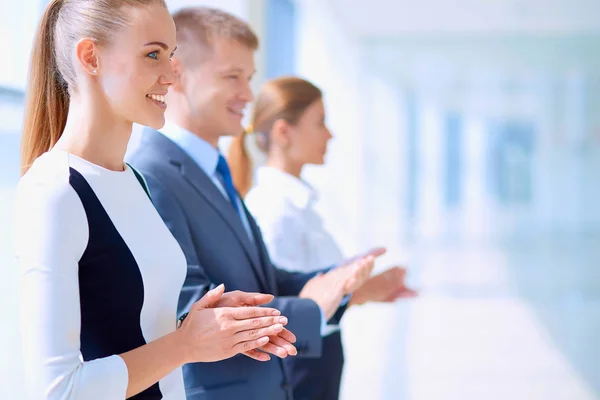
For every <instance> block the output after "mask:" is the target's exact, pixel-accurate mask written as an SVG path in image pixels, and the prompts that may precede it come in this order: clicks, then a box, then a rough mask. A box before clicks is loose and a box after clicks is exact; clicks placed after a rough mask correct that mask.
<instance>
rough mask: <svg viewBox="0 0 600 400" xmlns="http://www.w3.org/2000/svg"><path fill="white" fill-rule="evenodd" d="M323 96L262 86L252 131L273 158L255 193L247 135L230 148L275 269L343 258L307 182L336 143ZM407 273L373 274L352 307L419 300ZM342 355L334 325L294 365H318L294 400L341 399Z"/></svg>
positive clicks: (283, 85) (302, 88) (285, 84)
mask: <svg viewBox="0 0 600 400" xmlns="http://www.w3.org/2000/svg"><path fill="white" fill-rule="evenodd" d="M322 97H323V96H322V93H321V91H320V89H319V88H317V87H316V86H314V85H313V84H312V83H310V82H308V81H306V80H303V79H300V78H295V77H284V78H278V79H274V80H271V81H269V82H267V83H266V84H265V85H264V86H263V87H262V89H261V91H260V93H259V94H258V96H257V99H256V103H255V107H254V113H253V115H252V129H249V130H248V131H251V132H252V133H253V134H254V135H255V137H256V142H257V145H258V147H259V148H260V149H261V150H262V151H264V152H265V153H266V155H267V157H268V158H267V163H266V166H265V167H261V168H259V169H258V171H257V175H256V182H254V184H255V186H254V187H252V189H250V188H251V186H252V175H251V168H250V164H251V163H250V158H249V156H248V153H247V151H246V148H245V145H244V139H245V138H244V136H242V137H239V138H236V139H234V141H233V142H232V144H231V146H230V149H229V164H230V166H231V170H232V175H233V177H234V181H235V183H236V187H237V188H238V191H239V192H240V193H241V194H242V195H245V194H247V195H246V198H245V201H246V205H247V206H248V208H249V210H250V212H251V213H252V215H253V216H254V217H255V219H256V220H257V222H258V224H259V226H260V228H261V230H262V233H263V237H264V239H265V243H266V245H267V247H268V250H269V255H270V256H271V259H272V260H273V262H274V263H275V265H277V266H278V267H281V268H286V269H289V270H295V271H303V272H308V271H311V270H313V269H314V268H315V267H318V266H326V265H335V264H338V263H339V262H340V261H341V260H342V259H344V256H343V254H342V252H341V250H340V248H339V247H338V245H337V244H336V242H335V240H334V239H333V237H332V235H331V234H330V233H329V232H327V231H326V230H325V228H324V226H323V220H322V218H321V216H320V215H319V214H318V213H317V212H316V210H315V209H314V205H315V202H316V200H317V193H316V192H315V190H314V189H313V188H312V187H311V186H310V185H309V184H308V183H307V182H305V181H304V180H303V179H302V178H301V174H302V168H303V167H304V166H305V165H307V164H317V165H320V164H323V163H324V158H325V154H326V152H327V142H328V141H329V140H330V139H331V138H332V135H331V132H330V131H329V129H328V128H327V125H326V124H325V108H324V105H323V98H322ZM404 276H405V270H404V269H403V268H400V267H394V268H391V269H389V270H387V271H386V272H384V273H382V274H380V275H377V276H374V277H372V278H371V279H370V280H369V281H367V283H366V284H365V285H364V286H363V287H361V289H359V290H358V291H356V292H355V293H354V294H353V295H352V298H351V300H350V305H353V304H362V303H365V302H368V301H381V302H389V301H394V300H396V299H398V298H400V297H412V296H414V295H415V292H414V291H413V290H411V289H408V288H407V287H406V286H405V284H404ZM342 353H343V349H342V344H341V336H340V333H339V327H333V328H332V329H331V332H330V335H329V336H328V337H327V338H326V339H325V341H324V343H323V357H322V358H321V359H313V360H310V359H306V360H289V361H287V362H288V363H289V364H290V365H291V369H292V371H293V370H294V369H295V367H296V366H298V364H306V363H309V364H312V371H314V372H313V373H312V374H310V375H311V376H306V374H304V375H303V376H301V377H293V380H294V386H295V387H294V394H295V397H296V398H300V399H304V398H306V399H308V398H310V399H334V398H337V395H338V391H339V382H340V378H341V372H342V366H343V355H342ZM303 366H305V365H303ZM298 369H299V368H298ZM324 382H330V385H329V387H324V385H325V384H324ZM316 388H321V389H320V391H316V390H317V389H316Z"/></svg>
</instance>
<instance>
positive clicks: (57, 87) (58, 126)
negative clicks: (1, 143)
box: [21, 0, 69, 175]
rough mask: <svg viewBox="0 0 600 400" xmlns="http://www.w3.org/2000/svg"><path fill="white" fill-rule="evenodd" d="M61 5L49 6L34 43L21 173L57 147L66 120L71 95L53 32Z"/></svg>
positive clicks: (56, 2)
mask: <svg viewBox="0 0 600 400" xmlns="http://www.w3.org/2000/svg"><path fill="white" fill-rule="evenodd" d="M62 5H63V0H54V1H52V2H51V3H50V4H49V5H48V7H47V8H46V11H45V12H44V15H43V16H42V20H41V22H40V25H39V27H38V30H37V32H36V35H35V39H34V42H33V49H32V52H31V62H30V65H31V67H30V70H29V82H28V86H27V95H26V100H25V120H24V122H23V135H22V139H21V174H22V175H23V174H25V172H27V170H28V169H29V167H31V164H32V163H33V161H34V160H35V159H36V158H38V157H39V156H40V155H42V154H43V153H44V152H46V151H48V150H50V148H52V146H54V144H55V143H56V142H57V141H58V139H59V138H60V135H61V134H62V131H63V129H64V128H65V124H66V122H67V113H68V111H69V94H68V93H67V85H66V82H65V81H64V80H63V79H62V78H61V76H60V72H59V70H58V66H57V62H56V53H55V35H54V31H55V27H56V21H57V19H58V13H59V11H60V9H61V7H62Z"/></svg>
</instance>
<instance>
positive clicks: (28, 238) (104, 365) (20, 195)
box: [15, 177, 128, 400]
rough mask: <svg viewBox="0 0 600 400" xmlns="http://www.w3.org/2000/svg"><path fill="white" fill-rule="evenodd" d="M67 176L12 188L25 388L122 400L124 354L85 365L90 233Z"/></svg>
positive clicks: (57, 395)
mask: <svg viewBox="0 0 600 400" xmlns="http://www.w3.org/2000/svg"><path fill="white" fill-rule="evenodd" d="M26 178H27V177H26ZM66 180H67V181H66V182H59V183H57V182H55V181H54V180H52V181H51V182H31V180H29V181H26V182H23V181H22V182H21V184H20V185H19V188H18V190H17V202H16V211H15V245H16V249H15V250H16V255H17V260H18V265H19V268H20V271H21V336H22V342H23V352H24V367H25V380H26V384H27V385H26V386H27V389H28V390H29V391H30V392H31V393H30V395H31V397H32V398H35V399H42V398H43V399H86V400H90V399H124V398H125V396H126V391H127V385H128V372H127V366H126V364H125V362H124V361H123V359H122V358H121V357H120V356H118V355H112V356H109V357H105V358H100V359H96V360H92V361H88V362H84V361H83V358H82V355H81V351H80V330H81V310H80V301H79V277H78V268H79V260H80V258H81V256H82V254H83V252H84V251H85V248H86V246H87V241H88V236H89V235H88V225H87V218H86V215H85V211H84V208H83V205H82V204H81V201H80V199H79V197H78V196H77V193H76V192H75V191H74V190H73V188H72V187H71V186H70V185H69V183H68V178H66ZM24 181H25V179H24ZM117 334H118V333H117Z"/></svg>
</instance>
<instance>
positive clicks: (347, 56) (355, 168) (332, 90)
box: [296, 0, 369, 253]
mask: <svg viewBox="0 0 600 400" xmlns="http://www.w3.org/2000/svg"><path fill="white" fill-rule="evenodd" d="M296 7H297V18H298V19H297V27H298V31H297V41H298V42H297V66H296V70H297V71H298V74H299V75H300V76H301V77H303V78H306V79H308V80H310V81H312V82H313V83H315V84H316V85H317V86H319V87H320V88H321V89H322V90H323V92H324V95H325V98H324V100H325V106H326V111H327V123H328V125H329V127H330V129H331V131H332V133H333V135H334V137H335V138H334V140H332V141H331V142H330V146H329V153H328V156H327V165H326V166H324V167H315V168H310V169H308V170H307V171H306V175H305V177H306V179H307V180H308V181H310V182H311V184H313V185H314V186H315V187H316V189H317V190H318V192H319V193H320V195H321V200H320V201H319V204H318V208H319V209H320V212H321V214H322V215H323V216H324V217H325V221H326V225H327V226H328V227H329V228H330V229H331V231H332V232H333V233H334V234H335V236H336V239H337V240H338V242H339V243H340V245H341V246H342V248H343V250H344V251H345V252H346V253H353V252H356V251H357V250H358V248H359V247H360V246H359V238H360V232H359V231H360V221H359V215H360V211H361V209H362V202H363V198H364V196H367V195H369V193H365V187H364V185H363V181H364V177H363V162H364V160H363V158H362V141H363V139H364V135H365V132H364V129H363V124H362V119H361V116H362V112H361V111H362V109H363V107H364V104H363V101H362V99H361V92H360V87H361V84H360V79H361V74H362V59H361V51H360V48H359V46H358V43H357V41H356V40H355V39H353V37H352V35H351V33H350V32H348V31H347V30H346V29H345V28H344V27H343V26H342V24H341V23H340V21H339V19H338V18H337V17H336V15H335V14H334V13H333V11H332V9H331V8H330V7H329V4H328V2H325V1H312V0H298V1H296Z"/></svg>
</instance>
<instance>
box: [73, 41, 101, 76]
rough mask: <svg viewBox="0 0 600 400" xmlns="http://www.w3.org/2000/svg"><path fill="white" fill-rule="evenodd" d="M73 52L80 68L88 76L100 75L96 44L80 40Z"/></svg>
mask: <svg viewBox="0 0 600 400" xmlns="http://www.w3.org/2000/svg"><path fill="white" fill-rule="evenodd" d="M75 50H76V55H77V61H78V62H79V65H81V68H82V69H83V70H84V71H86V72H87V73H88V74H90V75H98V74H99V73H100V60H99V54H98V46H97V45H96V42H95V41H94V40H93V39H89V38H85V39H81V40H80V41H79V42H77V47H76V49H75Z"/></svg>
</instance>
